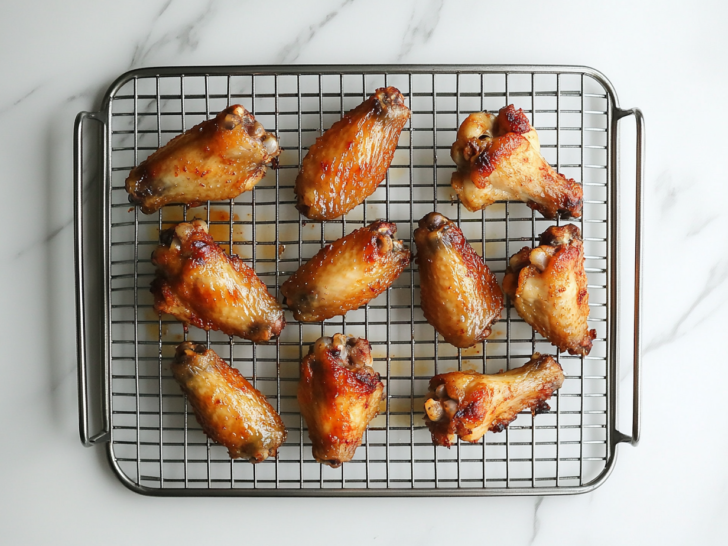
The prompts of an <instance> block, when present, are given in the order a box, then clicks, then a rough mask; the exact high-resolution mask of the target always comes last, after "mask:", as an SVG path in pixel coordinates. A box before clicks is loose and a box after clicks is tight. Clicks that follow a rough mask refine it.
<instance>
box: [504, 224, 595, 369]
mask: <svg viewBox="0 0 728 546" xmlns="http://www.w3.org/2000/svg"><path fill="white" fill-rule="evenodd" d="M540 245H541V246H538V247H536V248H534V249H533V250H531V249H530V248H528V247H524V248H522V249H521V250H520V251H519V252H518V253H516V254H514V255H513V256H511V259H510V264H509V266H508V268H507V269H506V275H505V277H504V278H503V291H504V292H505V293H506V294H508V297H509V298H511V301H512V302H513V305H514V307H515V308H516V311H518V314H519V315H521V318H523V320H525V321H526V322H527V323H528V324H530V325H531V326H532V327H533V328H534V329H535V330H536V331H537V332H538V333H539V334H541V335H542V336H544V337H545V338H547V339H548V340H549V341H550V342H551V343H553V344H554V345H555V346H556V347H558V348H559V351H561V352H563V351H569V353H570V354H572V355H588V354H589V351H590V350H591V347H592V340H593V339H594V338H595V337H596V330H589V327H588V325H587V318H588V317H589V293H588V292H587V278H586V273H585V271H584V246H583V243H582V240H581V234H580V232H579V228H578V227H577V226H575V225H571V224H569V225H566V226H562V227H556V226H552V227H550V228H548V229H547V230H546V231H544V232H543V233H542V234H541V238H540Z"/></svg>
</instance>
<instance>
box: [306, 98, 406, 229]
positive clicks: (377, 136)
mask: <svg viewBox="0 0 728 546" xmlns="http://www.w3.org/2000/svg"><path fill="white" fill-rule="evenodd" d="M409 117H410V111H409V108H407V107H406V106H405V104H404V97H403V96H402V94H401V93H400V92H399V91H398V90H397V88H395V87H383V88H381V89H377V90H376V91H375V93H374V94H373V95H372V96H371V97H369V99H367V100H366V101H364V102H363V103H361V104H360V105H359V106H357V107H356V108H354V110H352V111H350V112H347V113H346V114H345V115H344V117H343V118H342V119H341V120H340V121H337V122H336V123H334V125H332V126H331V128H330V129H329V130H328V131H326V132H325V133H324V134H323V135H322V136H321V137H319V138H318V139H316V142H315V143H314V144H313V146H311V148H310V149H309V150H308V154H306V157H304V158H303V162H302V164H301V172H299V173H298V178H296V186H295V192H296V196H297V198H298V205H297V206H296V207H297V208H298V210H299V211H300V212H301V214H303V215H304V216H307V217H308V218H311V219H312V220H331V219H333V218H338V217H339V216H341V215H342V214H346V213H347V212H349V211H350V210H351V209H353V208H354V207H355V206H357V205H358V204H359V203H361V202H362V201H364V199H366V198H367V197H369V196H370V195H371V194H372V193H374V190H376V189H377V186H379V184H380V183H381V182H382V180H384V177H385V175H386V173H387V169H388V168H389V165H390V163H392V158H393V157H394V151H395V149H396V148H397V142H398V141H399V135H400V133H401V132H402V128H403V127H404V125H405V123H407V120H408V119H409Z"/></svg>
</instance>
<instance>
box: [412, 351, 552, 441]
mask: <svg viewBox="0 0 728 546" xmlns="http://www.w3.org/2000/svg"><path fill="white" fill-rule="evenodd" d="M563 383H564V372H563V370H562V369H561V366H559V364H558V363H557V362H556V361H555V360H554V359H553V358H552V357H551V356H548V355H540V354H539V353H534V355H533V357H532V358H531V360H530V361H528V362H527V363H526V364H524V365H523V366H521V367H520V368H516V369H515V370H510V371H507V372H501V373H497V374H492V375H484V374H481V373H478V372H450V373H444V374H440V375H436V376H435V377H433V378H432V379H431V380H430V388H429V391H428V393H427V396H426V397H425V422H426V423H427V427H428V428H429V429H430V433H431V434H432V442H433V443H434V444H435V445H438V446H445V447H450V446H451V445H452V444H453V443H455V441H456V438H457V437H459V438H460V439H461V440H463V441H465V442H472V443H475V442H477V441H478V440H480V439H481V438H482V437H483V435H484V434H485V433H486V432H488V431H489V430H490V431H491V432H501V431H503V430H504V429H505V428H506V427H507V426H508V425H509V423H511V422H512V421H513V420H514V419H515V418H516V416H517V415H518V413H519V412H521V411H523V410H531V413H532V414H533V415H536V414H539V413H544V412H546V411H548V410H549V409H550V408H549V405H548V404H547V403H546V400H548V399H549V398H551V395H552V394H553V393H554V392H555V391H557V390H558V389H559V388H561V385H562V384H563Z"/></svg>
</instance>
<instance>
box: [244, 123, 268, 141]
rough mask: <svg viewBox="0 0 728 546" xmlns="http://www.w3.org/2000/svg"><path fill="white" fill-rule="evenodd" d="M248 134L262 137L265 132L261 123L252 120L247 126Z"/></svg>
mask: <svg viewBox="0 0 728 546" xmlns="http://www.w3.org/2000/svg"><path fill="white" fill-rule="evenodd" d="M247 129H248V134H249V135H250V136H252V137H254V138H262V136H263V135H264V134H265V128H264V127H263V124H262V123H260V122H259V121H254V122H253V123H252V124H251V125H249V126H248V127H247Z"/></svg>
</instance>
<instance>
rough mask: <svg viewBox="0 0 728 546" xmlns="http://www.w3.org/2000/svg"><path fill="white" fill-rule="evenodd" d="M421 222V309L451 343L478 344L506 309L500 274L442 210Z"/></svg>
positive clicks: (418, 233) (418, 231) (418, 235)
mask: <svg viewBox="0 0 728 546" xmlns="http://www.w3.org/2000/svg"><path fill="white" fill-rule="evenodd" d="M419 226H420V227H418V228H417V229H416V230H415V233H414V236H415V243H416V244H417V264H418V266H419V270H420V292H421V299H422V312H423V313H424V315H425V318H426V319H427V322H429V323H430V324H432V325H433V326H434V327H435V330H437V331H438V332H439V333H440V334H441V335H442V337H444V338H445V341H447V342H448V343H451V344H453V345H455V346H456V347H470V346H471V345H475V344H476V343H477V342H479V341H482V340H484V339H485V338H486V337H488V336H489V335H490V327H491V326H492V325H493V323H494V322H496V321H497V320H498V318H500V314H501V311H502V310H503V293H502V292H501V289H500V287H499V286H498V283H497V282H496V279H495V275H493V273H491V271H490V269H488V266H487V265H485V263H484V262H483V259H482V258H481V257H480V256H478V255H477V254H476V252H475V251H474V250H473V247H471V246H470V245H469V244H468V242H467V241H466V240H465V237H464V236H463V232H462V231H460V228H458V227H457V225H456V224H455V223H453V222H451V221H450V220H449V219H447V218H446V217H444V216H443V215H442V214H439V213H437V212H431V213H430V214H428V215H427V216H425V217H424V218H423V219H422V220H420V223H419Z"/></svg>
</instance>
